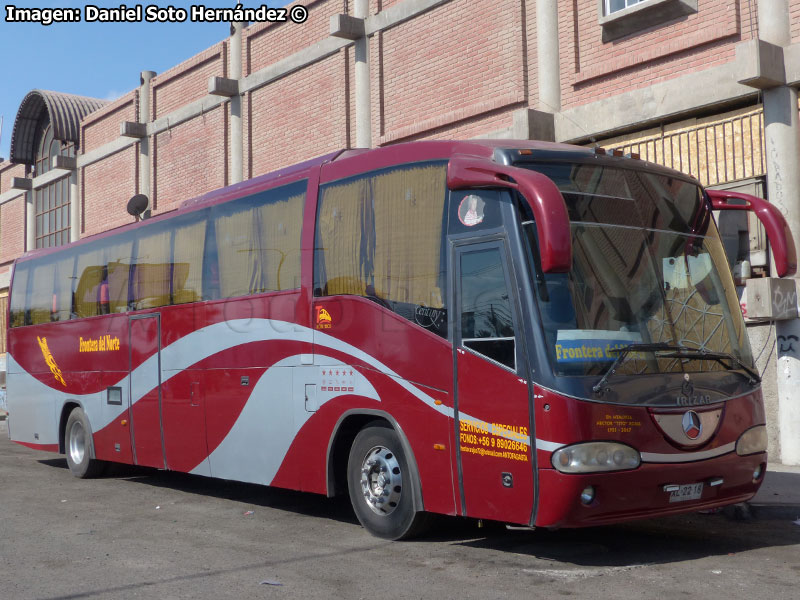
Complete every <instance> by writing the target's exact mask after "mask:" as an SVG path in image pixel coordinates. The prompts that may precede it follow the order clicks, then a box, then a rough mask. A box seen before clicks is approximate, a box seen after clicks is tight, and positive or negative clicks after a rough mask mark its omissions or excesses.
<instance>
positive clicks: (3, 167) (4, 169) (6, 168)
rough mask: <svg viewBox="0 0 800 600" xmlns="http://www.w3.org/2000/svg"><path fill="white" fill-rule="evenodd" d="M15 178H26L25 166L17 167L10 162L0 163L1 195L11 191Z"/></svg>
mask: <svg viewBox="0 0 800 600" xmlns="http://www.w3.org/2000/svg"><path fill="white" fill-rule="evenodd" d="M14 177H25V165H15V164H12V163H10V162H8V161H5V162H2V163H0V194H2V193H3V192H7V191H8V190H10V189H11V180H12V179H13V178H14Z"/></svg>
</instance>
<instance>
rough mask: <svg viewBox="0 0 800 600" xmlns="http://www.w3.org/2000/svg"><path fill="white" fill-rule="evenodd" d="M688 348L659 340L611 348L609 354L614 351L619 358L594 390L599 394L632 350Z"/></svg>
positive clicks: (656, 350) (677, 349)
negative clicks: (653, 342) (652, 342)
mask: <svg viewBox="0 0 800 600" xmlns="http://www.w3.org/2000/svg"><path fill="white" fill-rule="evenodd" d="M685 349H686V348H684V347H683V346H676V345H673V344H667V343H666V342H658V343H655V344H648V343H637V344H628V345H627V346H624V347H622V348H616V349H611V350H609V351H608V353H609V354H611V353H614V354H616V355H617V358H615V359H614V362H613V363H611V366H610V367H608V370H607V371H606V372H605V374H604V375H603V378H602V379H601V380H600V381H598V382H597V384H596V385H594V386H592V391H593V392H594V393H595V394H597V393H599V392H600V391H601V390H602V389H603V386H604V385H605V384H606V383H607V382H608V378H609V377H611V376H612V375H613V374H614V373H616V371H617V367H618V366H619V365H620V364H621V363H622V361H623V360H625V357H626V356H628V354H630V353H631V352H663V351H670V350H673V351H683V350H685Z"/></svg>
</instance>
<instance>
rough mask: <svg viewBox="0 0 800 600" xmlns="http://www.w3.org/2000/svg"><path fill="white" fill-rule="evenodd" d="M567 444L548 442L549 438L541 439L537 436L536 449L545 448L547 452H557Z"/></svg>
mask: <svg viewBox="0 0 800 600" xmlns="http://www.w3.org/2000/svg"><path fill="white" fill-rule="evenodd" d="M564 446H566V444H560V443H558V442H548V441H547V440H540V439H539V438H536V449H537V450H545V451H547V452H555V451H556V450H558V449H559V448H563V447H564Z"/></svg>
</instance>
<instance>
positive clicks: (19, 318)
mask: <svg viewBox="0 0 800 600" xmlns="http://www.w3.org/2000/svg"><path fill="white" fill-rule="evenodd" d="M28 264H29V263H17V264H16V265H15V266H14V287H12V288H11V300H10V303H11V304H10V309H9V311H10V316H11V318H10V323H9V325H10V326H11V327H22V326H23V325H28V324H29V323H27V322H26V313H27V311H26V308H25V307H26V306H27V304H28V302H27V295H28V278H29V275H30V268H29V267H28Z"/></svg>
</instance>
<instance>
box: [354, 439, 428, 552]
mask: <svg viewBox="0 0 800 600" xmlns="http://www.w3.org/2000/svg"><path fill="white" fill-rule="evenodd" d="M412 477H413V475H412V473H411V470H410V469H409V468H408V463H407V461H406V457H405V454H404V453H403V448H402V445H401V443H400V438H399V436H398V435H397V432H395V431H394V430H393V429H391V428H389V427H386V426H381V425H370V426H367V427H365V428H364V429H362V430H361V431H360V432H359V433H358V435H356V438H355V440H354V441H353V445H352V447H351V448H350V457H349V460H348V463H347V487H348V490H349V492H350V502H351V503H352V504H353V510H354V511H355V513H356V517H358V520H359V522H360V523H361V525H363V526H364V529H366V530H367V531H369V532H370V533H371V534H373V535H375V536H377V537H381V538H386V539H391V540H399V539H407V538H411V537H414V536H417V535H419V534H421V533H422V532H423V531H424V530H425V529H427V527H428V524H429V517H430V515H428V514H427V513H424V512H416V511H415V510H414V499H413V497H412V492H411V490H412V481H411V478H412Z"/></svg>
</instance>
